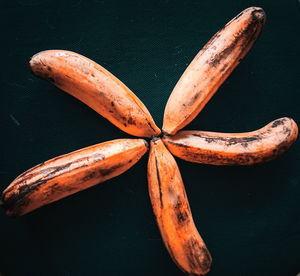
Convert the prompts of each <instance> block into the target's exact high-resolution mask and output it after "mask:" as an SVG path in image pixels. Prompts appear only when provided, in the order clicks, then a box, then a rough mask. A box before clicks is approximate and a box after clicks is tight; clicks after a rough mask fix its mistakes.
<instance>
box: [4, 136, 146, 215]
mask: <svg viewBox="0 0 300 276" xmlns="http://www.w3.org/2000/svg"><path fill="white" fill-rule="evenodd" d="M147 150H148V144H147V142H146V141H145V140H143V139H117V140H112V141H109V142H104V143H100V144H97V145H93V146H90V147H86V148H83V149H80V150H77V151H74V152H71V153H68V154H65V155H61V156H58V157H56V158H53V159H51V160H48V161H46V162H43V163H41V164H39V165H37V166H35V167H33V168H31V169H29V170H27V171H26V172H24V173H22V174H21V175H19V176H18V177H17V178H16V179H15V180H14V181H13V182H12V183H11V184H10V185H9V186H8V187H7V188H6V189H5V191H4V192H3V195H2V199H1V201H2V202H1V205H2V206H3V207H4V209H5V211H6V214H7V215H8V216H12V217H17V216H21V215H24V214H26V213H28V212H30V211H33V210H34V209H37V208H39V207H41V206H43V205H46V204H49V203H51V202H53V201H56V200H59V199H61V198H63V197H66V196H69V195H71V194H74V193H76V192H79V191H81V190H84V189H87V188H89V187H91V186H94V185H96V184H98V183H100V182H103V181H105V180H108V179H111V178H113V177H115V176H117V175H120V174H121V173H123V172H125V171H126V170H128V169H129V168H131V167H132V166H133V165H134V164H135V163H136V162H137V161H138V160H139V159H140V158H141V157H142V156H143V155H144V154H145V153H146V152H147Z"/></svg>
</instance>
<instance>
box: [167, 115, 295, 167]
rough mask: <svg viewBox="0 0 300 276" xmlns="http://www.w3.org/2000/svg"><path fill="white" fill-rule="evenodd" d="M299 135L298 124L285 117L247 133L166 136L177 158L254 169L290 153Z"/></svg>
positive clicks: (204, 133)
mask: <svg viewBox="0 0 300 276" xmlns="http://www.w3.org/2000/svg"><path fill="white" fill-rule="evenodd" d="M297 135H298V127H297V124H296V123H295V122H294V121H293V120H292V119H290V118H287V117H284V118H280V119H277V120H274V121H272V122H271V123H269V124H268V125H266V126H265V127H263V128H261V129H259V130H256V131H251V132H244V133H218V132H208V131H180V132H178V133H177V134H176V135H174V136H164V137H163V142H164V143H165V145H166V146H167V148H168V149H169V151H170V152H171V153H172V154H174V155H175V156H177V157H179V158H181V159H184V160H186V161H190V162H196V163H204V164H212V165H252V164H256V163H261V162H267V161H270V160H272V159H275V158H276V157H278V156H280V155H281V154H283V153H284V152H286V151H287V150H288V149H289V148H290V147H291V145H292V144H293V143H294V142H295V140H296V138H297Z"/></svg>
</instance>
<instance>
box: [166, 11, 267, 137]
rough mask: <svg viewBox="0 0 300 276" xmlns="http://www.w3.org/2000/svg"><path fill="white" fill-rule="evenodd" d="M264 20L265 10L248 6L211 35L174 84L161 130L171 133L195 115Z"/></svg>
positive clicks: (245, 50) (238, 59)
mask: <svg viewBox="0 0 300 276" xmlns="http://www.w3.org/2000/svg"><path fill="white" fill-rule="evenodd" d="M264 23H265V13H264V11H263V10H262V9H261V8H257V7H250V8H248V9H246V10H244V11H242V12H241V13H240V14H239V15H237V16H236V17H235V18H233V19H232V20H231V21H230V22H229V23H228V24H227V25H225V27H224V28H223V29H221V30H220V31H219V32H217V33H216V34H215V35H214V36H213V37H212V38H211V40H210V41H209V42H208V43H207V44H206V45H205V46H204V48H203V49H202V50H201V51H200V52H199V53H198V54H197V55H196V57H195V58H194V60H193V61H192V62H191V64H190V65H189V66H188V67H187V69H186V70H185V72H184V73H183V75H182V76H181V78H180V79H179V81H178V83H177V84H176V86H175V87H174V90H173V91H172V93H171V95H170V97H169V99H168V102H167V105H166V108H165V113H164V120H163V127H162V129H163V132H165V133H166V134H169V135H174V134H175V133H176V132H177V131H178V130H180V129H182V128H183V127H184V126H186V125H187V124H189V123H190V122H191V121H192V120H193V119H194V118H195V117H196V116H197V115H198V113H199V112H200V111H201V110H202V109H203V107H204V106H205V104H206V103H207V102H208V101H209V99H210V98H211V97H212V96H213V95H214V93H215V92H216V91H217V89H218V88H219V87H220V86H221V84H222V83H223V82H224V80H225V79H226V78H227V77H228V76H229V75H230V73H231V72H232V71H233V69H234V68H235V67H236V66H237V65H238V64H239V63H240V61H241V59H242V58H243V57H244V56H245V55H246V54H247V52H248V51H249V50H250V48H251V47H252V46H253V44H254V42H255V41H256V39H257V38H258V36H259V34H260V32H261V30H262V27H263V25H264Z"/></svg>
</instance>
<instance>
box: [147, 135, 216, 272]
mask: <svg viewBox="0 0 300 276" xmlns="http://www.w3.org/2000/svg"><path fill="white" fill-rule="evenodd" d="M148 189H149V195H150V199H151V204H152V208H153V211H154V215H155V217H156V221H157V224H158V227H159V230H160V233H161V236H162V239H163V241H164V243H165V246H166V248H167V250H168V251H169V253H170V255H171V257H172V259H173V261H174V262H175V263H176V264H177V266H178V267H179V268H180V269H181V270H182V271H183V272H185V273H187V274H189V275H203V274H206V273H207V272H208V271H209V269H210V265H211V261H212V259H211V256H210V254H209V252H208V250H207V248H206V246H205V244H204V242H203V240H202V238H201V237H200V235H199V233H198V231H197V229H196V227H195V225H194V222H193V218H192V214H191V210H190V206H189V202H188V199H187V196H186V192H185V188H184V185H183V182H182V179H181V175H180V171H179V168H178V166H177V164H176V161H175V159H174V157H173V156H172V155H171V154H170V153H169V151H168V150H167V149H166V147H165V146H164V144H163V142H162V141H161V139H160V138H153V139H152V141H151V147H150V155H149V161H148Z"/></svg>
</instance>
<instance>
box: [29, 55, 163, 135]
mask: <svg viewBox="0 0 300 276" xmlns="http://www.w3.org/2000/svg"><path fill="white" fill-rule="evenodd" d="M29 64H30V68H31V71H32V72H33V73H34V75H36V76H37V77H39V78H41V79H44V80H47V81H49V82H51V83H53V84H54V85H55V86H57V87H58V88H60V89H62V90H64V91H66V92H67V93H69V94H71V95H72V96H74V97H75V98H77V99H79V100H80V101H82V102H84V103H85V104H87V105H88V106H89V107H91V108H92V109H94V110H95V111H96V112H98V113H99V114H100V115H102V116H103V117H104V118H106V119H107V120H109V121H110V122H111V123H113V124H114V125H115V126H117V127H118V128H120V129H121V130H123V131H125V132H126V133H129V134H131V135H134V136H139V137H152V136H156V135H159V134H160V129H159V128H158V127H157V126H156V125H155V123H154V121H153V119H152V117H151V115H150V113H149V111H148V109H147V108H146V107H145V106H144V104H143V103H142V102H141V101H140V100H139V99H138V98H137V96H136V95H135V94H134V93H133V92H132V91H130V90H129V88H128V87H126V86H125V85H124V84H123V83H122V82H121V81H120V80H119V79H117V78H116V77H115V76H114V75H112V74H111V73H110V72H108V71H107V70H106V69H105V68H103V67H102V66H100V65H99V64H97V63H95V62H94V61H92V60H90V59H88V58H86V57H84V56H82V55H79V54H77V53H74V52H70V51H64V50H48V51H42V52H39V53H37V54H36V55H34V56H33V57H32V58H31V60H30V62H29Z"/></svg>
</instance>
